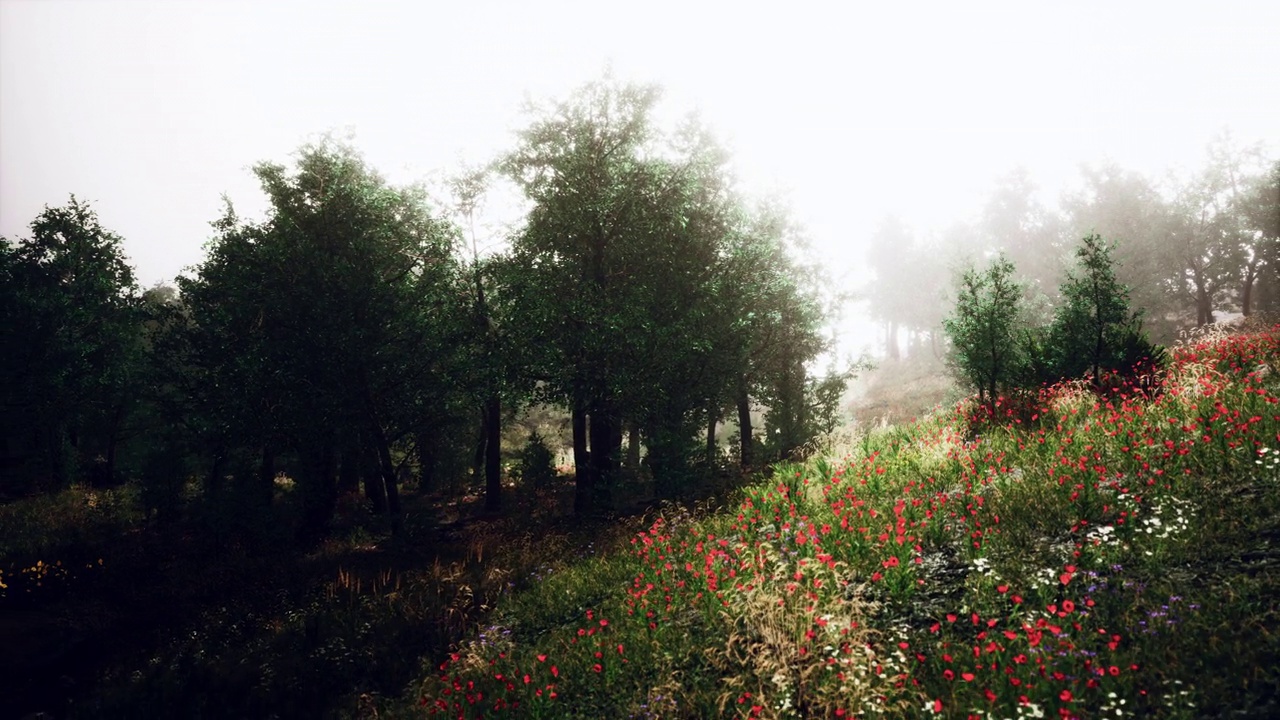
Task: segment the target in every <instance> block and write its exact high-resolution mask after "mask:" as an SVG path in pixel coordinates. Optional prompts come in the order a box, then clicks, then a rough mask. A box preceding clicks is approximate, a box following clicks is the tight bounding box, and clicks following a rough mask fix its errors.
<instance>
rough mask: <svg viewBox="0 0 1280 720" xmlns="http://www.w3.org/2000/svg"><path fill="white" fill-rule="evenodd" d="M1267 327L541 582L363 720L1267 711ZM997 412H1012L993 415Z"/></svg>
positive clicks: (843, 470) (1273, 532)
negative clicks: (400, 696)
mask: <svg viewBox="0 0 1280 720" xmlns="http://www.w3.org/2000/svg"><path fill="white" fill-rule="evenodd" d="M1278 363H1280V347H1278V345H1277V335H1276V334H1275V332H1274V331H1273V332H1271V333H1265V334H1261V335H1253V336H1239V337H1232V338H1217V339H1213V340H1209V341H1205V342H1203V343H1201V344H1198V345H1194V346H1187V347H1184V348H1180V349H1179V350H1178V351H1177V352H1176V353H1175V354H1174V359H1173V362H1172V365H1171V367H1170V368H1169V370H1168V375H1167V379H1166V382H1165V387H1164V392H1163V393H1161V394H1159V395H1158V396H1156V397H1155V398H1154V399H1148V398H1145V397H1142V396H1141V395H1140V394H1137V393H1135V392H1132V391H1130V392H1120V393H1119V394H1117V395H1115V396H1113V397H1111V398H1110V399H1097V398H1096V397H1095V396H1093V395H1091V394H1089V393H1086V392H1082V391H1080V390H1078V389H1072V388H1070V387H1062V388H1057V389H1055V390H1054V391H1052V392H1047V393H1045V394H1044V395H1043V396H1042V397H1041V398H1040V399H1039V402H1038V405H1037V406H1034V407H1027V408H1021V409H1020V411H1019V415H1020V418H1021V421H1019V422H1012V423H1011V424H1007V425H1001V424H989V425H987V426H986V430H985V431H984V432H982V433H981V435H980V437H978V438H977V439H970V438H969V437H967V433H966V431H965V430H964V429H963V428H967V427H968V420H967V419H966V418H965V417H964V415H963V413H964V412H965V407H964V406H961V407H960V408H958V409H957V410H956V411H953V412H940V413H937V414H935V415H933V416H931V417H930V418H927V419H925V420H922V421H920V422H917V423H915V424H912V425H908V426H904V427H897V428H889V429H887V430H884V431H880V432H876V433H873V434H872V435H870V436H868V437H865V438H863V439H862V440H861V441H860V442H859V443H858V446H857V447H855V448H851V449H850V451H849V452H848V453H847V454H845V455H844V456H843V457H840V458H839V459H836V458H831V457H828V458H824V459H821V460H816V461H813V462H810V463H808V464H807V465H804V466H793V467H784V468H780V469H779V470H778V471H777V472H776V473H775V475H774V476H773V479H772V480H770V481H765V482H762V483H761V484H759V485H756V486H754V487H752V488H749V489H748V490H746V491H745V492H744V493H743V496H742V498H741V502H740V503H739V506H738V509H737V511H736V512H728V513H725V512H720V513H704V514H698V513H692V514H691V513H689V512H686V511H683V510H680V509H678V508H671V509H669V510H668V511H667V512H664V513H662V514H661V515H659V516H657V517H656V518H655V519H653V520H652V522H649V523H646V524H647V525H648V527H647V528H646V529H645V530H644V531H642V532H640V533H638V534H636V535H635V536H634V537H633V538H632V540H631V542H630V545H629V546H627V545H623V547H622V548H620V549H618V550H616V551H610V552H606V553H602V554H600V555H589V556H587V557H585V558H582V559H578V560H571V561H562V562H559V563H558V564H551V565H548V566H547V567H545V568H543V569H542V570H540V572H539V574H538V576H537V577H536V578H533V580H534V582H532V583H531V585H530V586H529V587H527V588H526V589H524V590H522V591H520V592H517V593H515V594H513V595H511V596H508V597H507V598H505V599H504V600H503V601H502V602H501V603H500V604H499V605H498V608H497V609H496V611H495V612H494V613H493V614H492V615H491V616H490V618H489V621H488V623H487V625H486V627H484V628H483V629H482V630H481V631H480V632H479V633H478V634H475V635H473V636H471V638H470V639H469V640H468V641H466V642H464V643H462V644H460V645H459V646H458V647H457V649H456V652H454V653H452V655H450V657H449V658H448V659H447V660H446V661H445V662H444V663H442V664H441V665H440V666H439V667H438V668H432V669H431V670H430V672H428V673H427V674H426V676H425V677H424V679H423V680H422V681H421V683H420V684H418V685H415V686H414V687H413V689H412V691H411V692H410V693H409V694H408V698H407V699H405V700H402V701H399V702H387V703H381V707H379V708H377V709H378V711H379V714H378V716H379V717H383V718H386V717H416V716H421V715H437V714H438V715H440V716H444V717H454V716H462V717H481V716H483V717H496V716H513V717H530V718H538V717H582V718H598V717H851V716H859V717H879V716H887V717H922V716H930V715H934V714H937V715H940V716H945V717H967V716H979V717H987V716H990V717H1040V716H1050V717H1052V716H1055V715H1058V716H1063V717H1100V716H1103V715H1105V716H1108V717H1188V718H1190V717H1212V716H1227V715H1229V714H1230V713H1232V712H1237V713H1239V712H1242V713H1243V715H1242V714H1235V715H1231V716H1233V717H1240V716H1256V717H1268V716H1272V713H1273V712H1275V711H1276V710H1277V705H1276V702H1277V700H1276V692H1277V687H1278V685H1280V669H1278V668H1280V640H1278V639H1277V637H1276V630H1277V618H1276V612H1277V610H1276V602H1275V600H1274V598H1275V597H1280V579H1278V576H1277V572H1276V570H1277V568H1280V549H1277V548H1276V544H1277V541H1280V512H1278V511H1280V460H1277V459H1276V451H1277V449H1280V434H1278V431H1280V405H1278V404H1277V397H1280V374H1277V370H1278V369H1280V368H1278V367H1277V364H1278ZM1009 412H1012V411H1009Z"/></svg>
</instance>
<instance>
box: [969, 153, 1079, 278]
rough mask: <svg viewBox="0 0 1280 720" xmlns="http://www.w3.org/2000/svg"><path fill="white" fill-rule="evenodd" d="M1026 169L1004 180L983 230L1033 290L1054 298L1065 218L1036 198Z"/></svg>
mask: <svg viewBox="0 0 1280 720" xmlns="http://www.w3.org/2000/svg"><path fill="white" fill-rule="evenodd" d="M1037 191H1038V188H1037V187H1036V185H1035V183H1034V182H1033V181H1032V179H1031V175H1030V173H1029V172H1028V171H1027V169H1026V168H1023V167H1019V168H1016V169H1014V170H1013V171H1012V172H1010V173H1009V174H1007V175H1005V176H1003V177H1001V178H1000V179H999V180H998V181H997V183H996V186H995V188H993V190H992V192H991V195H990V197H989V198H988V200H987V203H986V205H985V207H984V208H983V211H982V217H981V220H980V222H979V229H980V231H981V233H982V237H983V238H984V239H986V240H987V241H988V242H989V243H990V248H989V249H991V250H995V251H998V252H1002V253H1004V254H1005V255H1006V256H1007V257H1008V258H1009V259H1010V261H1011V262H1013V263H1014V265H1016V266H1017V267H1018V268H1020V271H1021V272H1022V274H1023V275H1024V277H1026V278H1028V283H1029V285H1030V289H1031V290H1033V291H1039V292H1040V293H1042V294H1044V295H1051V294H1052V292H1053V288H1054V284H1055V283H1056V281H1057V278H1058V276H1059V275H1060V272H1061V268H1062V259H1063V258H1062V255H1063V250H1062V245H1061V240H1062V237H1061V219H1060V218H1059V217H1058V216H1057V214H1055V213H1054V212H1053V211H1051V210H1050V209H1049V208H1047V207H1045V206H1044V205H1043V204H1042V203H1041V202H1040V201H1039V200H1038V199H1037V197H1036V193H1037Z"/></svg>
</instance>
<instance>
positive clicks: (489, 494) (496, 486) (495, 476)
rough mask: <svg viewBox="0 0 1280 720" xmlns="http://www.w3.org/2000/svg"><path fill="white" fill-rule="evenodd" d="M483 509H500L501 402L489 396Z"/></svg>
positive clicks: (486, 404)
mask: <svg viewBox="0 0 1280 720" xmlns="http://www.w3.org/2000/svg"><path fill="white" fill-rule="evenodd" d="M484 431H485V439H484V507H485V510H488V511H490V512H496V511H497V510H498V509H499V508H501V507H502V401H501V400H500V399H499V398H498V396H497V395H491V396H489V399H488V400H487V401H486V402H485V404H484Z"/></svg>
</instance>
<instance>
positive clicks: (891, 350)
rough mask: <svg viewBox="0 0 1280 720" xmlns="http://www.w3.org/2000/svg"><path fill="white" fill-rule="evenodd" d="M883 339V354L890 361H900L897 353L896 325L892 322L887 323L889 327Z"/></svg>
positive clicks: (899, 355) (900, 357)
mask: <svg viewBox="0 0 1280 720" xmlns="http://www.w3.org/2000/svg"><path fill="white" fill-rule="evenodd" d="M886 335H887V337H886V338H885V352H886V354H887V355H888V356H889V359H890V360H900V359H902V356H901V354H900V353H899V352H898V323H897V322H896V321H894V320H890V321H889V327H888V330H887V333H886Z"/></svg>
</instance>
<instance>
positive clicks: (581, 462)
mask: <svg viewBox="0 0 1280 720" xmlns="http://www.w3.org/2000/svg"><path fill="white" fill-rule="evenodd" d="M592 470H593V469H592V467H591V460H590V458H589V457H588V456H587V413H586V411H585V409H584V408H583V407H582V404H581V402H575V403H574V405H573V478H574V494H573V512H574V513H575V514H577V515H585V514H587V513H588V512H590V511H591V494H592V493H593V492H594V491H595V483H594V482H592V480H593V478H592V475H591V473H592Z"/></svg>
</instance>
